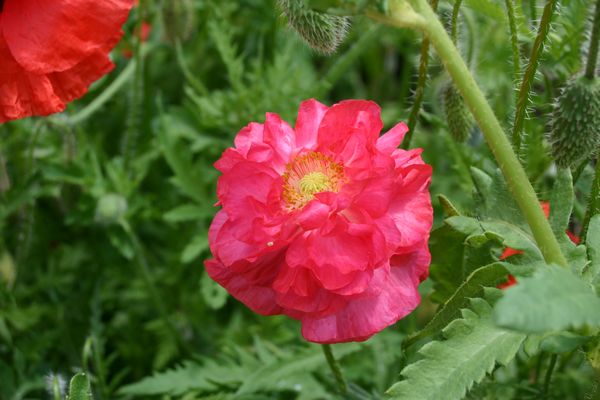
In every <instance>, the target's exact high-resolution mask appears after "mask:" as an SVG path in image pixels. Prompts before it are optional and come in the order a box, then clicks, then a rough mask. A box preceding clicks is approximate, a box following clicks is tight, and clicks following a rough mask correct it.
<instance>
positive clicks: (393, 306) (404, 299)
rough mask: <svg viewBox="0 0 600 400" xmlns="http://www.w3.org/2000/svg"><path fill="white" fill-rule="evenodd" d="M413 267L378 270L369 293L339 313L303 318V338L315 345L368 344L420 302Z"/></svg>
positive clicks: (349, 301) (352, 301)
mask: <svg viewBox="0 0 600 400" xmlns="http://www.w3.org/2000/svg"><path fill="white" fill-rule="evenodd" d="M417 284H418V281H417V279H416V278H415V276H414V275H413V273H412V271H411V268H410V267H408V266H407V267H396V268H379V269H377V270H375V273H374V275H373V278H372V280H371V283H370V287H369V289H368V290H367V291H366V292H364V293H362V294H361V295H360V296H355V297H354V298H353V299H351V300H348V302H347V303H346V306H345V307H344V308H342V309H341V310H338V311H337V312H335V313H333V314H330V315H327V316H323V317H320V318H314V317H311V316H307V317H305V318H302V336H304V338H305V339H306V340H309V341H311V342H316V343H340V342H349V341H357V342H358V341H363V340H367V339H368V338H370V337H371V336H373V335H374V334H375V333H377V332H379V331H381V330H382V329H384V328H386V327H388V326H390V325H392V324H394V323H395V322H396V321H398V320H399V319H401V318H403V317H404V316H406V315H408V314H409V313H410V312H411V311H413V310H414V309H415V308H416V307H417V305H418V304H419V302H420V296H419V292H418V290H417Z"/></svg>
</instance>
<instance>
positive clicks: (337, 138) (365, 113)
mask: <svg viewBox="0 0 600 400" xmlns="http://www.w3.org/2000/svg"><path fill="white" fill-rule="evenodd" d="M380 114H381V110H380V108H379V106H378V105H377V104H375V103H374V102H372V101H365V100H345V101H342V102H340V103H337V104H335V105H333V106H332V107H330V108H329V110H327V112H326V113H325V115H324V116H323V120H322V121H321V125H320V126H319V132H318V137H317V142H318V145H317V149H318V150H320V151H322V152H325V153H327V154H338V153H340V152H341V151H342V150H343V149H344V147H346V142H347V141H348V140H352V139H354V140H356V139H357V137H359V138H361V140H362V141H363V142H364V143H365V144H367V145H369V146H370V145H374V144H375V143H376V141H377V138H378V137H379V132H381V128H382V127H383V122H382V121H381V117H380Z"/></svg>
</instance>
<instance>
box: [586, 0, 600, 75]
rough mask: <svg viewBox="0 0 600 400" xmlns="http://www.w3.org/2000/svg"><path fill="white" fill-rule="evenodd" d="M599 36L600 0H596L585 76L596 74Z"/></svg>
mask: <svg viewBox="0 0 600 400" xmlns="http://www.w3.org/2000/svg"><path fill="white" fill-rule="evenodd" d="M599 37H600V0H597V1H596V11H595V12H594V25H593V26H592V37H591V39H590V48H589V50H588V59H587V64H586V66H585V77H586V78H588V79H594V77H595V76H596V63H597V62H598V39H599Z"/></svg>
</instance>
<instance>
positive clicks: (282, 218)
mask: <svg viewBox="0 0 600 400" xmlns="http://www.w3.org/2000/svg"><path fill="white" fill-rule="evenodd" d="M382 126H383V124H382V122H381V118H380V110H379V107H378V106H377V105H376V104H375V103H373V102H369V101H361V100H348V101H343V102H341V103H338V104H336V105H334V106H332V107H331V108H329V107H326V106H324V105H323V104H321V103H319V102H317V101H315V100H309V101H306V102H304V103H302V105H301V106H300V111H299V113H298V120H297V121H296V127H295V129H293V128H291V127H290V126H289V125H288V124H287V123H286V122H285V121H282V120H281V119H280V118H279V116H277V115H276V114H267V118H266V122H265V124H264V125H262V124H257V123H251V124H250V125H248V126H247V127H246V128H244V129H242V130H241V131H240V132H239V133H238V135H237V137H236V138H235V146H236V147H235V148H230V149H227V150H226V151H225V152H224V153H223V156H222V157H221V159H220V160H219V161H217V163H216V164H215V166H216V168H217V169H218V170H219V171H221V172H222V176H221V177H220V178H219V181H218V186H217V195H218V197H219V204H220V205H221V206H222V210H220V211H219V212H218V213H217V215H216V216H215V218H214V220H213V222H212V225H211V227H210V230H209V235H208V238H209V243H210V248H211V251H212V253H213V256H214V259H212V260H209V261H207V262H206V263H205V265H206V269H207V271H208V274H209V275H210V276H211V277H212V278H213V279H214V280H215V281H217V282H218V283H219V284H221V285H222V286H223V287H225V288H226V289H227V290H228V291H229V292H230V293H231V294H232V295H233V296H234V297H236V298H237V299H238V300H240V301H242V302H243V303H244V304H246V305H247V306H248V307H250V308H251V309H252V310H254V311H256V312H258V313H260V314H264V315H272V314H285V315H288V316H290V317H292V318H295V319H298V320H300V321H301V322H302V334H303V336H304V337H305V338H306V339H307V340H310V341H313V342H319V343H334V342H346V341H360V340H366V339H368V338H369V337H370V336H371V335H373V334H375V333H376V332H378V331H380V330H382V329H383V328H385V327H387V326H389V325H391V324H393V323H395V322H396V321H398V320H399V319H400V318H402V317H404V316H405V315H407V314H408V313H410V312H411V311H412V310H413V309H414V308H415V307H416V306H417V305H418V303H419V301H420V297H419V293H418V291H417V286H418V285H419V283H420V281H422V280H423V279H425V277H427V274H428V266H429V263H430V254H429V250H428V247H427V240H428V238H429V231H430V229H431V224H432V220H433V211H432V207H431V199H430V196H429V182H430V179H431V167H430V166H429V165H426V164H425V163H424V162H423V160H422V159H421V157H420V153H421V149H415V150H410V151H406V150H402V149H398V148H397V147H398V145H399V144H400V142H401V141H402V138H403V137H404V134H405V133H406V131H407V130H408V128H407V127H406V125H405V124H404V123H401V124H398V125H396V126H395V127H394V128H392V129H391V130H390V131H389V132H387V133H386V134H385V135H383V136H381V137H379V133H380V131H381V128H382Z"/></svg>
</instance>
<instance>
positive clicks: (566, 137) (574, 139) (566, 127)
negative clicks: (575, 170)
mask: <svg viewBox="0 0 600 400" xmlns="http://www.w3.org/2000/svg"><path fill="white" fill-rule="evenodd" d="M548 140H549V141H550V144H551V146H552V155H553V156H554V159H555V160H556V164H557V165H558V166H560V167H570V166H575V165H578V164H580V163H581V162H583V161H585V160H587V159H588V158H589V157H590V156H591V155H592V153H593V152H594V151H595V150H596V149H597V148H598V145H599V144H600V81H599V80H598V79H591V80H590V79H588V78H585V77H583V76H582V77H578V78H574V79H571V80H570V81H569V82H567V84H566V85H565V87H564V88H563V89H562V91H561V93H560V96H559V97H558V99H557V100H556V102H555V104H554V111H553V114H552V130H551V132H550V135H549V137H548Z"/></svg>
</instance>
